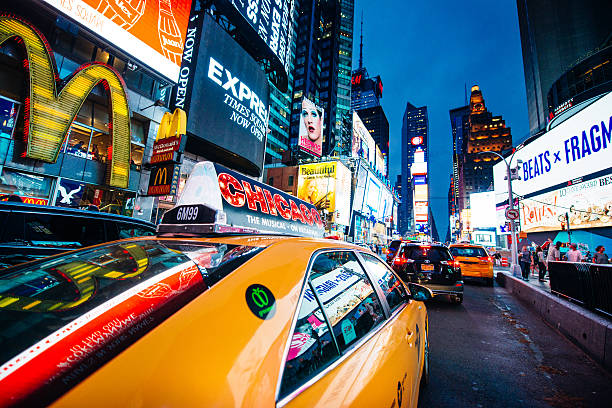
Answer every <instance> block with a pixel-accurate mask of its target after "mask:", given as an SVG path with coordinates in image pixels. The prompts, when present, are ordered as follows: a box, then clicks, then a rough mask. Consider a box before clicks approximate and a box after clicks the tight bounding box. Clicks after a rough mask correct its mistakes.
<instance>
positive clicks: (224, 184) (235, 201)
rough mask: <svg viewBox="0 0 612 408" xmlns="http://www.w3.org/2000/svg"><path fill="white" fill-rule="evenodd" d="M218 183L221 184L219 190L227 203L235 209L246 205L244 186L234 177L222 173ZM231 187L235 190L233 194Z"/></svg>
mask: <svg viewBox="0 0 612 408" xmlns="http://www.w3.org/2000/svg"><path fill="white" fill-rule="evenodd" d="M217 181H218V182H219V189H220V190H221V195H222V196H223V198H224V199H225V201H227V202H228V203H229V204H230V205H231V206H234V207H242V206H243V205H244V202H245V198H244V193H242V191H243V190H242V186H241V185H240V182H239V181H238V180H236V178H235V177H234V176H232V175H230V174H227V173H221V174H219V177H217ZM230 186H231V187H232V188H233V189H234V192H233V193H232V191H231V189H230Z"/></svg>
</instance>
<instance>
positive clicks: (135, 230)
mask: <svg viewBox="0 0 612 408" xmlns="http://www.w3.org/2000/svg"><path fill="white" fill-rule="evenodd" d="M116 225H117V229H118V230H119V239H123V238H133V237H145V236H151V235H155V231H152V230H151V229H146V228H144V227H142V226H139V225H134V224H126V223H123V222H122V223H117V224H116Z"/></svg>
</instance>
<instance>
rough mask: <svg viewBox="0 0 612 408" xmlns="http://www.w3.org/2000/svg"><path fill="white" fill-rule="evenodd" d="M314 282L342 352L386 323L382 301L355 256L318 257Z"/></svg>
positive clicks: (347, 253)
mask: <svg viewBox="0 0 612 408" xmlns="http://www.w3.org/2000/svg"><path fill="white" fill-rule="evenodd" d="M310 282H311V285H312V286H313V287H314V289H315V291H316V293H317V296H318V297H319V300H320V301H321V302H322V303H323V309H324V311H325V314H326V315H327V317H328V318H329V321H330V323H331V325H332V327H333V331H334V335H335V337H336V340H337V342H338V346H339V347H340V350H342V351H343V350H346V349H347V348H349V347H350V346H351V345H353V344H355V343H356V342H357V341H359V339H361V338H363V337H364V336H366V335H367V334H368V333H369V332H370V331H371V330H372V329H373V328H374V327H375V326H377V325H378V324H379V323H381V322H382V321H383V320H384V319H385V316H384V313H383V310H382V306H381V304H380V301H379V300H378V298H377V297H376V293H375V292H374V289H373V288H372V285H371V284H370V281H369V279H368V277H367V276H366V274H365V272H364V270H363V269H362V268H361V265H359V262H358V261H357V257H356V256H355V254H354V253H352V252H349V251H342V252H328V253H324V254H321V255H319V256H317V258H316V259H315V261H314V263H313V265H312V270H311V274H310ZM306 292H309V291H306ZM306 296H309V293H307V294H306ZM310 296H312V293H310Z"/></svg>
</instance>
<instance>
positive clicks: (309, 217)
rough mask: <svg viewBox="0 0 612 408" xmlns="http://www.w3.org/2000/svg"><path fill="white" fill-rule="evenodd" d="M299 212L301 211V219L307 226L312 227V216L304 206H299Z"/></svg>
mask: <svg viewBox="0 0 612 408" xmlns="http://www.w3.org/2000/svg"><path fill="white" fill-rule="evenodd" d="M300 210H302V218H303V219H304V220H305V221H306V222H307V223H308V225H312V221H313V220H312V214H311V213H310V210H309V209H308V207H306V205H304V204H300Z"/></svg>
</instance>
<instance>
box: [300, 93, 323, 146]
mask: <svg viewBox="0 0 612 408" xmlns="http://www.w3.org/2000/svg"><path fill="white" fill-rule="evenodd" d="M323 116H324V112H323V109H321V108H320V107H318V106H317V105H315V104H314V103H313V102H312V101H311V100H310V99H308V98H303V99H302V111H301V113H300V130H299V139H298V147H299V148H300V149H302V150H304V151H306V152H308V153H311V154H313V155H315V156H317V157H321V154H322V152H323V123H324V121H323V119H324V118H323Z"/></svg>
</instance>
